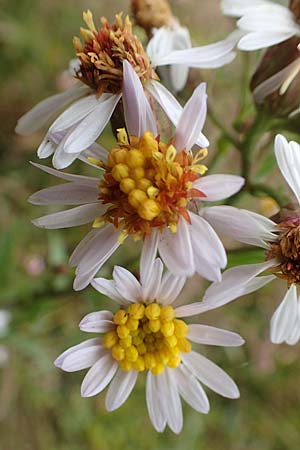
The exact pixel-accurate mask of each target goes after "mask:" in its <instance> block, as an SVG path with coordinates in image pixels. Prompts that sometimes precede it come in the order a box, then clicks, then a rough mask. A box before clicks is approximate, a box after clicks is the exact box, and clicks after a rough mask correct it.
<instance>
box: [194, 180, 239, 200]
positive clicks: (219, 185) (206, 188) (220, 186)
mask: <svg viewBox="0 0 300 450" xmlns="http://www.w3.org/2000/svg"><path fill="white" fill-rule="evenodd" d="M244 183H245V180H244V178H242V177H239V176H236V175H221V174H217V175H207V176H204V177H201V178H199V179H198V180H197V181H195V182H194V183H193V187H194V188H196V189H199V190H200V191H202V192H204V194H205V195H206V197H205V198H203V201H205V202H215V201H219V200H224V199H226V198H228V197H231V196H232V195H233V194H235V193H236V192H238V191H239V190H240V189H241V188H242V186H243V185H244Z"/></svg>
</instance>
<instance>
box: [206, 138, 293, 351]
mask: <svg viewBox="0 0 300 450" xmlns="http://www.w3.org/2000/svg"><path fill="white" fill-rule="evenodd" d="M275 155H276V159H277V164H278V167H279V169H280V171H281V173H282V175H283V177H284V178H285V180H286V182H287V183H288V185H289V187H290V188H291V190H292V191H293V192H294V194H295V197H296V200H297V203H298V204H300V145H299V144H297V143H296V142H293V141H291V142H287V140H286V139H285V138H284V137H283V136H281V135H277V136H276V139H275ZM222 208H223V209H227V219H225V216H226V211H225V210H224V211H223V224H221V230H222V232H223V234H225V235H227V236H231V237H234V239H237V240H240V241H241V242H245V243H247V244H251V245H257V246H260V247H262V248H264V249H266V255H267V256H266V259H267V260H266V262H264V263H261V264H249V265H244V266H238V267H234V268H232V269H229V270H227V271H225V272H224V274H223V278H222V281H221V282H219V283H213V284H212V285H211V286H210V287H209V288H208V290H207V291H206V294H205V296H204V299H203V304H206V303H210V304H211V307H212V308H215V307H217V306H221V305H222V304H224V303H227V302H228V301H231V300H234V299H236V298H238V297H240V296H242V295H245V294H248V293H250V292H253V291H255V290H257V289H259V288H260V287H262V286H264V285H265V284H267V283H269V282H271V281H273V280H275V279H276V278H279V279H281V280H284V281H285V282H286V283H287V291H286V294H285V296H284V299H283V300H282V302H281V303H280V305H279V306H278V308H277V309H276V311H275V313H274V315H273V317H272V320H271V341H272V342H273V343H275V344H281V343H283V342H286V343H287V344H289V345H294V344H296V343H297V342H299V339H300V292H299V285H300V267H299V259H300V208H299V207H298V208H297V209H296V210H295V211H289V212H286V213H285V217H284V218H283V220H282V221H281V222H280V223H279V224H277V223H275V222H273V221H271V220H270V219H266V218H264V217H262V216H259V215H258V214H255V213H252V212H249V211H243V210H240V211H238V210H235V211H233V209H232V208H231V207H226V206H223V207H222ZM247 216H248V225H247V221H246V220H245V219H246V217H247ZM216 217H217V215H215V214H214V211H213V208H210V210H209V211H208V214H207V215H206V219H207V220H208V221H209V222H210V223H211V224H212V225H213V226H215V224H214V220H215V218H216ZM224 219H225V220H224ZM220 223H221V222H220V220H219V224H220ZM215 228H216V226H215ZM265 271H268V272H271V273H272V275H268V276H259V275H260V274H261V273H263V272H265ZM201 306H202V305H201V304H200V307H201Z"/></svg>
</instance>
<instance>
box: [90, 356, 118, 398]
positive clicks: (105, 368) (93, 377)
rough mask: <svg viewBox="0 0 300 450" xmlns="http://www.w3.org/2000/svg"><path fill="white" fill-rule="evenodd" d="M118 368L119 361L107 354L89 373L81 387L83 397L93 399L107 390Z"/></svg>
mask: <svg viewBox="0 0 300 450" xmlns="http://www.w3.org/2000/svg"><path fill="white" fill-rule="evenodd" d="M117 368H118V363H117V361H115V360H113V359H112V357H111V355H110V354H105V355H104V356H102V358H100V359H99V361H97V362H96V363H95V364H94V365H93V366H92V367H91V368H90V370H89V371H88V373H87V374H86V376H85V377H84V379H83V382H82V385H81V396H82V397H92V396H93V395H96V394H99V392H101V391H103V389H105V388H106V386H107V385H108V383H109V382H110V381H111V379H112V377H113V376H114V374H115V373H116V371H117Z"/></svg>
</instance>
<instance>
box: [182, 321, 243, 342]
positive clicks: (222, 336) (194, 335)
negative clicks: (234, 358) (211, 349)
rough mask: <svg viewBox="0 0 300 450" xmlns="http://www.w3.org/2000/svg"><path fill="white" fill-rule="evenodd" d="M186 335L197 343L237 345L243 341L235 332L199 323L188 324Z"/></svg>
mask: <svg viewBox="0 0 300 450" xmlns="http://www.w3.org/2000/svg"><path fill="white" fill-rule="evenodd" d="M187 337H188V339H190V340H191V341H192V342H196V343H197V344H206V345H220V346H223V347H239V346H240V345H243V344H244V343H245V341H244V339H243V338H242V337H241V336H240V335H239V334H237V333H233V332H232V331H227V330H222V329H221V328H215V327H211V326H208V325H200V324H191V325H189V328H188V335H187Z"/></svg>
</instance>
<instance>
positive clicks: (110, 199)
mask: <svg viewBox="0 0 300 450" xmlns="http://www.w3.org/2000/svg"><path fill="white" fill-rule="evenodd" d="M118 144H119V147H118V148H113V149H112V150H111V151H110V153H109V154H108V158H107V163H103V162H101V161H99V162H98V163H97V165H100V166H101V165H102V167H103V169H104V170H105V173H104V177H103V181H101V182H100V183H99V188H100V195H99V200H101V201H102V203H103V204H105V205H109V206H108V208H107V211H106V213H105V214H104V215H103V216H102V217H101V218H97V219H96V220H95V222H94V226H95V227H99V226H102V225H103V224H105V223H107V222H110V223H112V224H113V225H114V226H115V227H116V228H120V227H122V228H123V233H124V236H125V237H126V235H128V234H133V235H134V238H136V239H141V238H143V237H144V236H145V235H147V234H150V233H151V229H152V228H153V227H156V228H160V229H162V228H163V227H164V226H167V227H169V229H170V230H171V231H172V232H174V233H175V232H176V230H177V223H178V221H179V219H180V218H181V217H183V218H184V219H185V220H186V221H188V222H189V223H190V216H189V213H188V209H187V207H188V203H189V199H191V198H195V197H198V198H202V197H205V194H204V193H203V192H201V191H199V190H198V189H195V188H193V182H194V181H196V180H197V179H198V178H199V174H200V173H204V171H205V170H206V167H205V166H204V165H201V164H199V161H200V160H201V159H203V158H204V157H205V156H206V154H207V152H206V151H204V150H201V151H200V152H198V153H197V155H196V156H195V157H192V156H191V155H190V154H188V153H187V152H186V151H185V149H183V150H182V151H180V152H177V149H176V148H175V147H174V145H173V144H172V142H170V143H169V144H165V143H163V142H162V141H160V139H159V138H156V137H155V136H154V135H153V133H151V132H149V131H147V132H145V133H144V134H143V136H141V137H136V136H127V135H126V132H125V130H123V129H120V130H118ZM93 163H94V164H95V161H93Z"/></svg>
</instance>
